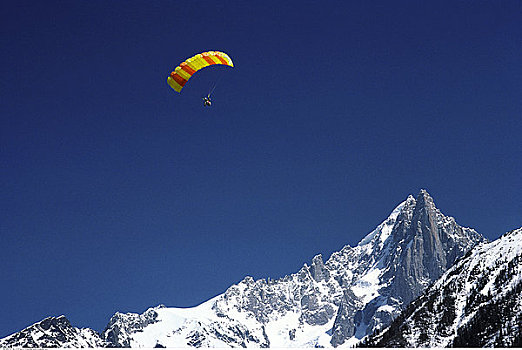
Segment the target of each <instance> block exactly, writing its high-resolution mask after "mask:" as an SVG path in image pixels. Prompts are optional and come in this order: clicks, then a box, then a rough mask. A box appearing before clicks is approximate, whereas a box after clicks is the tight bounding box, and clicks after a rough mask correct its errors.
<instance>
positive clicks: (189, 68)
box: [167, 51, 234, 105]
mask: <svg viewBox="0 0 522 350" xmlns="http://www.w3.org/2000/svg"><path fill="white" fill-rule="evenodd" d="M215 64H222V65H225V66H229V67H234V64H233V63H232V60H231V59H230V57H228V55H227V54H226V53H224V52H221V51H207V52H202V53H198V54H197V55H195V56H193V57H191V58H189V59H187V60H185V61H184V62H181V63H180V65H179V66H177V67H176V69H174V71H173V72H172V73H170V76H169V77H167V83H168V84H169V85H170V87H171V88H173V89H174V90H175V91H177V92H181V89H183V87H184V86H185V84H186V83H187V81H188V80H189V79H190V77H191V76H192V75H193V74H194V73H196V72H197V71H198V70H200V69H202V68H205V67H208V66H212V65H215ZM209 101H210V99H209ZM205 105H206V104H205ZM209 105H210V104H209Z"/></svg>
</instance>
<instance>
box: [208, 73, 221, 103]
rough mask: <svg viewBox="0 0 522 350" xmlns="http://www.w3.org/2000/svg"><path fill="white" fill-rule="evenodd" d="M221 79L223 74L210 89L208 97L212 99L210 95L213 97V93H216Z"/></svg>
mask: <svg viewBox="0 0 522 350" xmlns="http://www.w3.org/2000/svg"><path fill="white" fill-rule="evenodd" d="M221 78H223V74H221V75H220V76H219V78H218V79H217V80H216V81H215V82H214V85H213V86H212V87H211V88H210V90H209V92H208V95H207V97H208V98H210V95H212V93H213V92H214V90H215V89H216V86H217V84H218V83H219V81H220V80H221Z"/></svg>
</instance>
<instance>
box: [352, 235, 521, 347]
mask: <svg viewBox="0 0 522 350" xmlns="http://www.w3.org/2000/svg"><path fill="white" fill-rule="evenodd" d="M361 345H363V346H371V347H406V348H409V347H477V348H478V347H522V228H519V229H517V230H514V231H511V232H508V233H506V234H505V235H504V236H502V237H501V238H499V239H497V240H496V241H494V242H491V243H484V244H481V245H479V246H477V247H476V248H474V249H473V250H472V251H470V252H469V253H468V254H467V255H466V256H465V257H464V258H462V259H460V260H459V261H458V262H457V263H455V265H454V266H453V267H452V268H451V269H449V270H448V271H447V272H446V273H445V274H444V275H443V276H442V277H441V278H440V279H439V280H438V281H437V282H435V283H434V284H433V285H432V286H430V287H429V288H428V289H427V290H426V291H425V293H423V295H422V296H421V297H419V298H418V299H416V300H415V301H414V302H413V303H411V304H410V305H409V306H408V307H407V309H406V310H405V311H404V312H403V313H402V314H401V315H400V316H399V317H397V318H396V319H395V320H394V322H393V323H392V324H391V325H390V327H389V328H387V329H386V330H384V331H382V332H381V333H379V334H376V335H372V336H370V337H368V338H367V339H365V341H364V343H363V344H361Z"/></svg>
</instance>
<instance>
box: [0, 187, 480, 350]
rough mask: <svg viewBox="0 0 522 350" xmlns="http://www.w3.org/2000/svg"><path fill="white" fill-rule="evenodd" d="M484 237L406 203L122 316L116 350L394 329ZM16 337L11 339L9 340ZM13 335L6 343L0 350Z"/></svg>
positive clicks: (346, 340)
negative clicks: (365, 229)
mask: <svg viewBox="0 0 522 350" xmlns="http://www.w3.org/2000/svg"><path fill="white" fill-rule="evenodd" d="M483 240H484V238H483V237H482V236H480V235H479V234H478V233H476V232H475V231H474V230H473V229H469V228H464V227H461V226H459V225H458V224H457V223H456V222H455V220H454V219H453V218H452V217H447V216H444V215H443V214H442V213H441V212H440V211H439V210H438V209H437V208H436V207H435V204H434V202H433V199H432V198H431V197H430V195H429V194H428V193H427V192H426V191H424V190H421V191H420V193H419V194H418V195H417V197H416V198H414V197H413V196H408V198H407V199H406V200H405V201H404V202H402V203H401V204H399V205H398V206H397V207H396V208H395V209H394V210H393V211H392V213H391V214H390V215H389V217H388V218H387V219H386V220H384V221H383V222H382V223H381V224H380V225H379V226H378V227H377V228H376V229H375V230H373V231H372V232H370V233H369V234H368V235H367V236H366V237H364V238H363V239H362V240H361V242H360V243H359V244H358V245H357V246H355V247H350V246H345V247H344V248H342V249H341V250H340V251H338V252H335V253H333V254H332V255H331V256H330V258H329V259H328V260H326V262H325V261H324V260H323V257H322V256H321V255H317V256H315V257H314V258H313V259H312V262H311V264H310V265H308V264H305V265H304V266H303V267H302V268H301V269H300V270H299V271H298V272H296V273H294V274H291V275H288V276H285V277H283V278H280V279H277V280H271V279H268V280H265V279H259V280H254V279H253V278H252V277H245V278H244V279H243V280H242V281H241V282H239V283H238V284H236V285H233V286H231V287H230V288H228V289H227V290H226V291H225V292H224V293H223V294H221V295H218V296H217V297H215V298H213V299H211V300H209V301H207V302H205V303H203V304H201V305H199V306H197V307H194V308H187V309H181V308H166V307H161V308H154V309H149V310H147V311H146V312H145V313H144V314H142V315H138V314H120V313H118V314H116V315H115V316H114V317H113V318H112V319H111V321H110V322H109V325H108V326H107V328H106V330H105V331H104V332H103V334H102V335H101V337H102V339H103V340H104V341H105V342H107V343H109V344H111V346H116V347H121V346H124V347H155V346H166V347H186V346H193V347H201V346H204V347H314V346H323V347H332V346H334V347H336V346H339V345H341V344H342V345H343V346H348V345H352V344H356V343H357V342H358V341H359V340H360V339H362V338H363V337H364V336H366V335H368V334H371V333H373V332H374V331H376V330H379V329H382V328H384V327H386V326H387V325H389V324H390V323H391V321H392V320H393V319H394V318H395V317H396V316H397V315H398V314H399V313H400V312H401V310H402V309H403V308H404V307H405V306H406V305H407V303H408V302H410V301H411V300H413V299H414V298H415V297H417V296H418V295H420V294H421V293H422V292H423V291H424V289H425V288H426V287H427V286H428V285H429V284H431V283H432V282H434V281H435V280H436V279H437V278H438V277H439V276H440V275H441V274H442V273H444V272H445V271H446V270H447V269H448V268H449V267H450V266H451V265H452V264H453V262H454V261H455V260H456V259H457V258H459V257H461V256H463V255H464V254H465V253H466V252H467V251H468V250H469V249H471V248H472V247H473V246H474V245H475V244H477V243H478V242H481V241H483ZM6 339H7V338H6ZM3 341H5V339H4V340H1V341H0V346H1V345H2V344H8V343H5V342H4V343H2V342H3Z"/></svg>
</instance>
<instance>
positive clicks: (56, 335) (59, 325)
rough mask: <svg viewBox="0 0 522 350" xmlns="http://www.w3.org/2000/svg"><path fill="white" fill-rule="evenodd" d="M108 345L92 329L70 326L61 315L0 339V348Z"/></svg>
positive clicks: (92, 346)
mask: <svg viewBox="0 0 522 350" xmlns="http://www.w3.org/2000/svg"><path fill="white" fill-rule="evenodd" d="M109 345H110V344H109V343H107V342H105V341H104V340H102V338H101V337H100V335H99V334H98V333H96V332H95V331H93V330H92V329H89V328H83V329H79V328H76V327H73V326H71V323H70V322H69V320H67V318H66V317H65V316H63V315H62V316H58V317H48V318H46V319H44V320H42V321H40V322H38V323H35V324H34V325H32V326H30V327H27V328H26V329H24V330H22V331H20V332H18V333H15V334H13V335H10V336H8V337H6V338H4V339H0V347H1V348H4V347H14V348H58V347H60V348H95V347H107V346H109Z"/></svg>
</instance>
